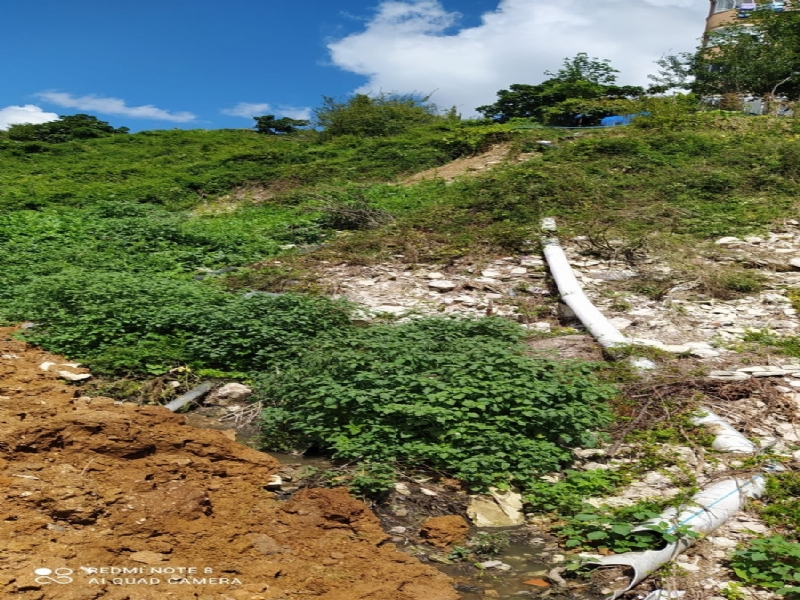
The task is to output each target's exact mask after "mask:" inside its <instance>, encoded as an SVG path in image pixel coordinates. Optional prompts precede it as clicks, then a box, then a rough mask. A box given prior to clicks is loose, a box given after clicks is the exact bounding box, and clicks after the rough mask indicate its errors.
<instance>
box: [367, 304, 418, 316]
mask: <svg viewBox="0 0 800 600" xmlns="http://www.w3.org/2000/svg"><path fill="white" fill-rule="evenodd" d="M372 310H373V312H375V313H376V314H380V313H384V314H390V315H402V314H404V313H407V312H408V311H409V310H410V309H409V308H407V307H405V306H395V305H392V304H382V305H381V306H376V307H375V308H374V309H372Z"/></svg>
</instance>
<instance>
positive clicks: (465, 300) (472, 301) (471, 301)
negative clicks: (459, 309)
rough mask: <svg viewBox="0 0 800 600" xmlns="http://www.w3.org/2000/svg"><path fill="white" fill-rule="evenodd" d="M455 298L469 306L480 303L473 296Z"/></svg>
mask: <svg viewBox="0 0 800 600" xmlns="http://www.w3.org/2000/svg"><path fill="white" fill-rule="evenodd" d="M453 300H455V301H456V302H460V303H461V304H466V305H467V306H473V305H475V304H477V303H478V301H477V300H476V299H475V298H473V297H472V296H458V297H456V298H453Z"/></svg>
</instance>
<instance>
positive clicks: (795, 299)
mask: <svg viewBox="0 0 800 600" xmlns="http://www.w3.org/2000/svg"><path fill="white" fill-rule="evenodd" d="M786 296H787V297H788V298H789V300H791V302H792V308H793V309H795V310H800V289H797V288H791V289H789V290H787V292H786Z"/></svg>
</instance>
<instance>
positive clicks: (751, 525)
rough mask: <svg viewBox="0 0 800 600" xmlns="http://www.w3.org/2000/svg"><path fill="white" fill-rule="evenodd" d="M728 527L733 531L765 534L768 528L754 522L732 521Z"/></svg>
mask: <svg viewBox="0 0 800 600" xmlns="http://www.w3.org/2000/svg"><path fill="white" fill-rule="evenodd" d="M728 526H729V527H730V528H731V529H733V530H734V531H752V532H753V533H767V532H768V531H769V527H767V526H766V525H764V524H763V523H758V522H756V521H734V522H732V523H729V524H728Z"/></svg>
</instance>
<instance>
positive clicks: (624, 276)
mask: <svg viewBox="0 0 800 600" xmlns="http://www.w3.org/2000/svg"><path fill="white" fill-rule="evenodd" d="M588 275H589V277H591V278H592V279H600V280H602V281H627V280H628V279H633V278H634V277H636V273H635V272H634V271H627V270H625V271H599V270H593V271H589V272H588Z"/></svg>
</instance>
